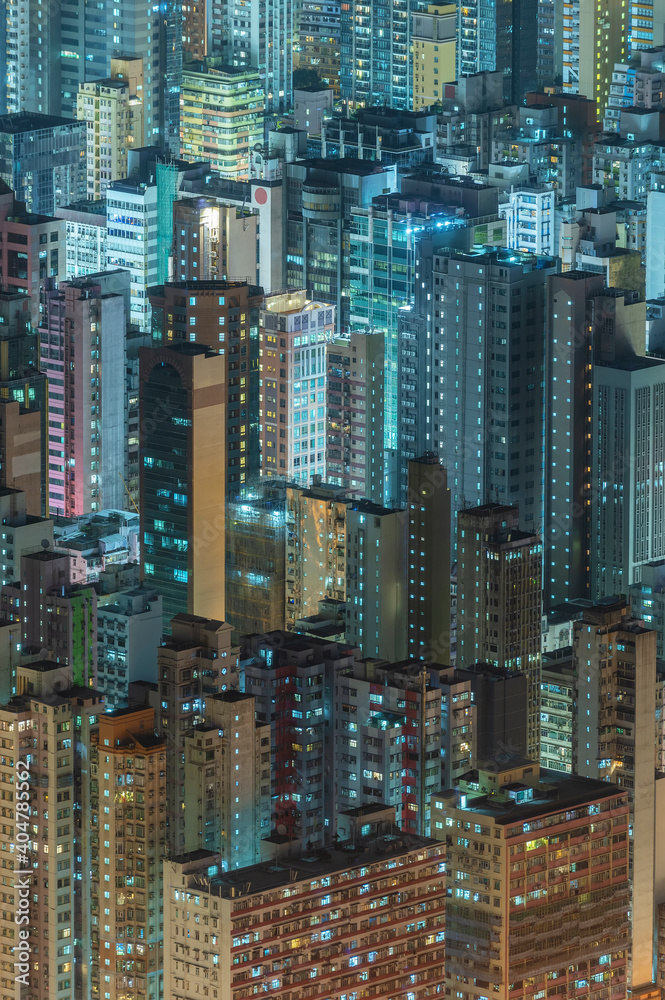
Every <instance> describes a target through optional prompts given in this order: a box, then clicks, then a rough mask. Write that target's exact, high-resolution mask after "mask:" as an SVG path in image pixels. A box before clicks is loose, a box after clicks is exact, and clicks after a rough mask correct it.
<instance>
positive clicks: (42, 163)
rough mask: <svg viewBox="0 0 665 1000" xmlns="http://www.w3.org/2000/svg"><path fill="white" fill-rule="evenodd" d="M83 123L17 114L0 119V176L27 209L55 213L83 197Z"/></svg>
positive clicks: (84, 133) (38, 115)
mask: <svg viewBox="0 0 665 1000" xmlns="http://www.w3.org/2000/svg"><path fill="white" fill-rule="evenodd" d="M85 149H86V132H85V125H83V124H82V123H80V122H78V121H72V120H71V119H69V118H56V117H54V116H52V115H40V114H34V113H33V114H30V113H21V114H15V115H5V116H3V117H0V178H1V179H2V180H3V181H4V182H5V183H6V184H8V185H9V186H10V187H11V188H13V190H14V191H15V193H16V197H17V198H18V199H19V200H20V201H24V202H25V205H26V208H27V210H28V212H31V213H34V214H35V215H53V213H54V211H55V209H56V208H59V207H61V206H64V205H69V204H70V202H72V201H79V200H80V199H81V198H84V197H85Z"/></svg>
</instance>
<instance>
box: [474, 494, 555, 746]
mask: <svg viewBox="0 0 665 1000" xmlns="http://www.w3.org/2000/svg"><path fill="white" fill-rule="evenodd" d="M518 518H519V511H518V509H517V508H516V507H502V506H500V505H499V504H488V505H487V506H485V507H470V508H467V509H466V510H461V511H460V512H459V514H458V518H457V531H458V542H457V662H458V664H459V665H460V666H461V667H464V668H465V669H471V668H472V667H473V664H474V663H477V662H479V661H480V662H484V663H491V664H493V665H494V666H495V667H499V668H500V669H502V670H507V671H513V672H514V671H519V672H521V673H524V674H526V676H527V713H528V722H527V752H528V755H529V757H531V758H532V759H533V760H537V759H538V758H539V755H540V708H539V704H540V671H541V651H540V630H541V613H542V594H541V591H542V583H541V580H542V571H541V567H542V560H543V546H542V544H541V541H540V538H538V536H537V535H532V534H530V533H529V532H527V531H520V529H519V523H518Z"/></svg>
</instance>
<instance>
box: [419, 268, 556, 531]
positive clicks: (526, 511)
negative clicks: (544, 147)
mask: <svg viewBox="0 0 665 1000" xmlns="http://www.w3.org/2000/svg"><path fill="white" fill-rule="evenodd" d="M554 270H555V263H554V259H553V258H551V257H546V256H537V255H535V254H533V255H532V254H521V253H518V252H517V251H511V250H482V251H476V250H471V251H469V252H466V253H461V252H455V251H450V250H448V251H445V250H441V251H436V250H435V251H434V257H433V271H432V279H431V280H432V282H433V284H432V286H431V287H430V288H428V289H427V291H428V292H429V291H430V290H431V293H432V295H433V297H434V296H436V297H438V302H437V303H436V305H435V308H434V310H433V314H432V313H430V315H431V320H430V326H431V328H432V329H433V338H432V339H433V341H434V343H433V345H432V354H433V357H434V361H433V374H434V378H433V383H434V384H433V386H432V388H433V390H434V392H433V396H434V398H433V407H432V408H433V411H434V412H433V415H432V420H433V430H432V438H433V441H432V446H431V447H432V450H435V451H438V453H439V456H440V458H441V463H442V465H443V466H444V468H445V469H446V471H447V473H448V485H449V487H450V493H451V505H452V510H453V518H455V517H456V515H457V513H458V511H459V510H460V509H461V508H464V507H469V506H473V505H476V504H482V503H487V502H489V501H496V502H498V503H515V504H517V505H518V506H519V508H520V511H521V512H522V521H523V524H524V526H525V528H527V529H528V530H529V531H531V532H532V533H534V534H535V533H537V532H538V531H539V530H540V526H541V524H542V518H543V511H542V504H543V478H544V472H543V461H544V450H543V436H542V435H543V429H544V409H543V390H542V381H543V368H544V361H545V358H544V354H545V331H544V326H545V295H546V281H547V278H548V276H549V275H551V274H553V273H554ZM437 313H438V315H437ZM564 384H565V383H564ZM454 524H455V523H454V522H453V535H452V542H453V545H454V544H455V542H456V537H455V526H454Z"/></svg>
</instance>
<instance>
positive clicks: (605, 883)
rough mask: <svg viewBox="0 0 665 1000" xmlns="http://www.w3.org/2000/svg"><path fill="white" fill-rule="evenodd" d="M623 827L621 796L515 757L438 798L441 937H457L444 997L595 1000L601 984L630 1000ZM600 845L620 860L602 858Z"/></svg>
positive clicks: (451, 943)
mask: <svg viewBox="0 0 665 1000" xmlns="http://www.w3.org/2000/svg"><path fill="white" fill-rule="evenodd" d="M492 765H493V766H492ZM628 822H629V817H628V801H627V795H626V793H625V792H624V791H623V790H622V789H620V788H617V787H616V786H615V785H610V784H606V783H604V782H601V781H597V780H596V781H593V780H590V779H588V778H580V777H577V776H576V775H567V774H566V775H562V774H558V773H557V772H554V771H541V770H540V767H539V765H538V764H537V763H534V762H533V761H524V760H520V759H519V758H518V759H513V760H510V759H509V760H505V758H504V759H503V760H502V759H501V758H498V759H496V760H495V761H490V762H489V763H488V765H487V766H486V767H485V768H480V769H478V770H474V771H469V772H468V774H466V775H465V776H464V778H462V779H460V781H459V784H458V786H457V787H456V788H455V789H450V790H448V791H444V792H441V793H440V795H436V796H434V798H433V799H432V823H433V830H434V833H435V835H436V836H437V837H439V838H440V839H441V840H444V839H445V841H446V843H447V845H448V846H447V864H446V869H447V875H446V886H447V891H448V897H449V898H448V899H447V901H446V927H447V928H448V929H450V928H451V927H453V926H454V927H455V928H456V929H457V934H454V935H453V934H448V935H447V937H446V970H445V984H446V989H450V990H451V993H452V992H453V991H454V992H455V993H457V992H459V993H460V994H461V998H462V1000H472V998H473V1000H479V998H480V997H483V996H487V992H488V983H489V984H491V985H490V987H489V989H490V992H492V991H493V992H495V993H497V994H498V995H499V996H502V997H507V996H508V995H509V994H510V995H511V996H514V997H519V998H526V997H527V996H534V993H533V992H532V991H533V989H534V987H536V989H537V991H538V992H539V991H540V990H541V989H545V990H548V989H549V990H550V991H551V996H553V997H564V996H567V995H568V992H569V991H570V990H575V992H576V995H577V996H580V997H585V998H589V1000H591V997H593V996H595V993H596V990H595V987H596V985H597V984H598V983H602V984H603V988H604V989H607V990H608V995H609V996H613V997H616V998H618V997H621V996H624V995H625V989H626V987H625V977H626V962H627V949H628V927H627V923H628V911H629V908H630V892H629V880H628V870H627V865H626V856H627V851H628ZM467 824H468V825H467ZM541 830H546V831H547V835H546V836H542V835H539V831H541ZM465 831H468V832H465ZM555 837H556V838H557V839H556V840H554V839H553V838H555ZM605 837H608V838H609V842H610V843H611V844H612V848H613V849H612V851H608V852H606V853H605V854H602V855H600V854H599V848H601V846H602V844H603V838H605ZM551 838H552V839H551ZM554 844H556V848H557V849H556V850H554V851H552V852H549V847H551V846H552V845H554ZM488 854H490V855H492V863H493V865H494V869H493V872H492V875H491V877H490V875H489V874H488V871H487V865H488V864H489V861H488ZM592 872H593V874H592ZM534 876H535V877H534ZM529 879H531V881H529ZM592 879H593V882H592V881H591V880H592ZM475 880H477V881H475ZM555 880H556V882H555ZM553 883H554V884H555V885H556V887H557V892H553V891H552V889H553ZM467 894H468V895H467ZM544 898H546V899H547V903H546V904H545V903H544V902H543V899H544ZM467 900H468V902H467ZM471 904H472V905H471ZM545 907H546V908H545Z"/></svg>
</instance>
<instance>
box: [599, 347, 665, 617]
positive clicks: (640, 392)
mask: <svg viewBox="0 0 665 1000" xmlns="http://www.w3.org/2000/svg"><path fill="white" fill-rule="evenodd" d="M592 381H593V403H592V413H593V419H592V431H591V433H592V435H593V437H592V447H591V492H590V497H591V505H590V524H591V533H590V534H591V537H590V567H591V573H590V593H591V597H592V599H595V600H597V599H599V598H601V597H610V596H612V595H615V594H624V595H625V594H627V593H628V592H629V588H630V587H631V586H632V585H633V584H635V583H639V582H640V578H641V569H642V566H644V565H645V564H648V563H651V562H656V561H658V560H661V559H663V558H665V532H664V530H663V528H664V527H665V526H663V525H662V518H661V516H660V511H661V510H662V508H663V503H664V502H665V495H664V494H663V490H664V486H663V484H662V480H661V479H660V478H659V477H655V478H654V476H653V469H654V468H660V467H661V466H662V465H663V463H665V433H664V429H663V425H662V420H661V419H660V413H661V410H662V407H663V404H664V403H665V362H664V361H660V360H657V359H656V358H646V357H633V358H630V359H627V360H625V361H616V362H614V363H606V364H601V363H597V364H595V365H594V366H593V372H592Z"/></svg>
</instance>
